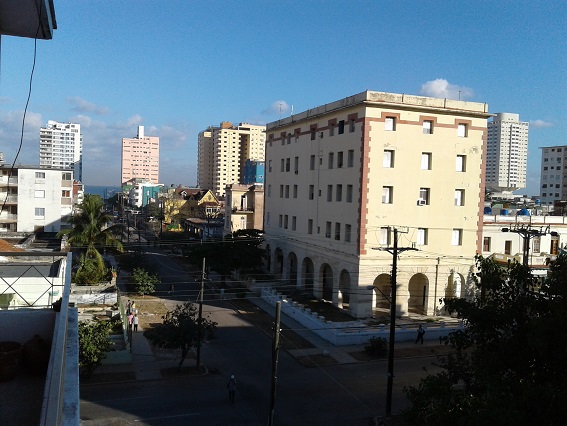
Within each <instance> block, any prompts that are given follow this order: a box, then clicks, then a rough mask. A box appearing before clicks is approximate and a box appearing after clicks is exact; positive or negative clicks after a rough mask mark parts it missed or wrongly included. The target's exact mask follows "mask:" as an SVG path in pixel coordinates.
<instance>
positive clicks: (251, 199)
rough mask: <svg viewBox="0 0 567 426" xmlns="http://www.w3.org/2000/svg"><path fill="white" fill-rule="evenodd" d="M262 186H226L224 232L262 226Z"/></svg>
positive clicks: (228, 232) (260, 228) (260, 227)
mask: <svg viewBox="0 0 567 426" xmlns="http://www.w3.org/2000/svg"><path fill="white" fill-rule="evenodd" d="M263 220H264V187H263V186H262V185H252V186H248V185H239V184H232V185H228V186H227V187H226V204H225V214H224V234H225V235H226V234H231V233H233V232H234V231H238V230H240V229H259V230H262V228H263V226H264V225H263Z"/></svg>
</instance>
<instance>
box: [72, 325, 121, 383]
mask: <svg viewBox="0 0 567 426" xmlns="http://www.w3.org/2000/svg"><path fill="white" fill-rule="evenodd" d="M112 327H113V324H112V322H110V321H96V320H95V321H91V322H80V323H79V372H80V375H81V376H82V377H85V378H88V377H90V376H91V374H92V373H93V371H94V370H95V369H96V367H98V366H99V365H100V363H101V362H102V360H103V359H104V358H106V353H107V352H108V351H109V350H110V339H109V337H108V336H109V334H110V330H111V329H112Z"/></svg>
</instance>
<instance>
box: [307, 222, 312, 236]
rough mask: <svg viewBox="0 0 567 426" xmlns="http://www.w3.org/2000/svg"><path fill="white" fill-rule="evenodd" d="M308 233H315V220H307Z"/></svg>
mask: <svg viewBox="0 0 567 426" xmlns="http://www.w3.org/2000/svg"><path fill="white" fill-rule="evenodd" d="M307 233H308V234H312V233H313V219H307Z"/></svg>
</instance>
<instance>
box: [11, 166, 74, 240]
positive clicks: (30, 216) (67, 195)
mask: <svg viewBox="0 0 567 426" xmlns="http://www.w3.org/2000/svg"><path fill="white" fill-rule="evenodd" d="M0 200H3V204H2V208H1V210H0V232H42V231H45V232H59V231H60V230H61V229H62V228H65V227H67V226H69V225H68V218H69V217H70V216H71V214H72V211H73V171H72V170H55V169H43V168H40V167H37V166H21V165H19V166H16V167H15V168H14V169H12V168H11V167H10V166H9V165H2V166H0Z"/></svg>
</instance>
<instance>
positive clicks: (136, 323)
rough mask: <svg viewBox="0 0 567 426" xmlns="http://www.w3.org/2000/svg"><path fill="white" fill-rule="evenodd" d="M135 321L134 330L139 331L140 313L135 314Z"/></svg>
mask: <svg viewBox="0 0 567 426" xmlns="http://www.w3.org/2000/svg"><path fill="white" fill-rule="evenodd" d="M133 322H134V332H135V333H137V332H138V314H134V318H133Z"/></svg>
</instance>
